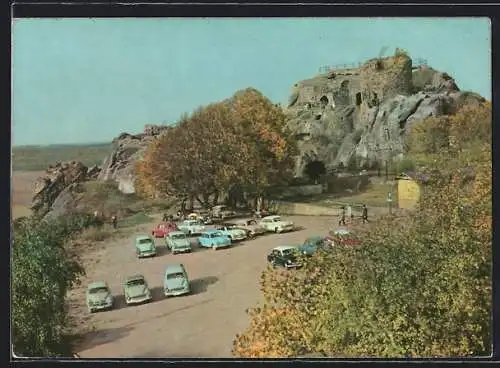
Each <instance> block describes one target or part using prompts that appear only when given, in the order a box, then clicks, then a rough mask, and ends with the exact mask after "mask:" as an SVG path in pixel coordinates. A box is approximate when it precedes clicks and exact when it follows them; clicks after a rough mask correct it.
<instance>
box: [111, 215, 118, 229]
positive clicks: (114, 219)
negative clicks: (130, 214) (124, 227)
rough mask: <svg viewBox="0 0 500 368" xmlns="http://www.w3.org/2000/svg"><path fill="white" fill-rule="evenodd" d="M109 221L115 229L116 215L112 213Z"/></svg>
mask: <svg viewBox="0 0 500 368" xmlns="http://www.w3.org/2000/svg"><path fill="white" fill-rule="evenodd" d="M111 223H112V224H113V229H116V227H117V226H118V219H117V218H116V215H113V216H112V217H111Z"/></svg>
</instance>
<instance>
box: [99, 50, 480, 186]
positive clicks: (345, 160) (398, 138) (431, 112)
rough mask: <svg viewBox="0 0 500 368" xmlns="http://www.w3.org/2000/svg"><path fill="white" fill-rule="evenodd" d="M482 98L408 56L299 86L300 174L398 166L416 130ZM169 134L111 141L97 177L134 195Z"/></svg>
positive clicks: (294, 124) (294, 100) (291, 118)
mask: <svg viewBox="0 0 500 368" xmlns="http://www.w3.org/2000/svg"><path fill="white" fill-rule="evenodd" d="M483 100H484V98H482V97H480V96H478V95H477V94H474V93H471V92H462V91H460V90H459V88H458V86H457V84H456V83H455V81H454V80H453V78H452V77H450V76H449V75H448V74H446V73H444V72H439V71H437V70H434V69H432V68H430V67H427V66H418V67H416V66H413V64H412V60H411V59H410V58H409V57H408V56H406V55H404V54H403V55H399V56H394V57H388V58H376V59H372V60H368V61H367V62H366V63H364V64H362V65H361V66H360V67H359V68H353V69H339V70H332V71H329V72H328V73H324V74H320V75H318V76H316V77H314V78H311V79H307V80H303V81H300V82H298V83H296V84H295V85H294V87H293V89H292V93H291V95H290V99H289V105H288V106H287V107H286V108H285V113H286V115H287V117H288V123H287V127H288V128H289V129H290V130H291V131H293V132H294V133H295V136H296V137H297V140H298V145H299V152H300V153H299V155H298V157H297V159H296V170H295V175H296V176H297V177H299V178H300V177H304V176H306V174H305V172H306V171H307V170H306V168H307V166H308V165H309V164H311V163H314V164H315V167H316V168H318V167H323V168H324V169H325V170H326V171H329V170H334V169H336V168H337V167H338V166H339V164H340V163H342V165H344V166H347V165H348V164H349V162H350V161H352V160H353V159H355V161H356V162H357V164H358V166H360V167H362V166H373V165H374V164H379V165H384V162H385V161H386V160H389V159H395V160H397V159H398V158H401V157H402V153H403V146H402V143H403V137H404V135H405V134H406V133H407V132H408V131H409V130H410V128H411V126H412V125H413V124H415V123H418V122H419V121H422V120H423V119H425V118H427V117H429V116H439V115H443V114H452V113H453V112H454V111H456V109H457V107H458V106H459V105H461V104H468V103H476V102H478V101H483ZM166 129H168V127H167V126H153V125H150V126H146V128H145V130H144V132H143V133H141V134H138V135H131V134H127V133H123V134H121V135H120V136H119V137H118V138H116V139H115V140H114V141H113V150H112V153H111V154H110V155H109V156H108V157H107V158H106V159H105V161H104V163H103V168H102V170H101V172H100V173H99V176H98V179H99V180H103V181H107V180H112V181H116V182H117V183H118V186H119V189H120V190H121V191H122V192H124V193H133V192H135V188H134V178H135V162H136V161H137V159H139V158H140V156H141V155H142V153H143V152H144V150H145V148H146V147H147V146H148V145H149V144H150V142H152V141H153V140H154V139H155V138H156V137H158V136H159V135H160V134H161V133H162V132H164V131H165V130H166Z"/></svg>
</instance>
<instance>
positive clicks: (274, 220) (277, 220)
mask: <svg viewBox="0 0 500 368" xmlns="http://www.w3.org/2000/svg"><path fill="white" fill-rule="evenodd" d="M280 221H281V219H280V218H279V217H275V218H274V219H273V222H280Z"/></svg>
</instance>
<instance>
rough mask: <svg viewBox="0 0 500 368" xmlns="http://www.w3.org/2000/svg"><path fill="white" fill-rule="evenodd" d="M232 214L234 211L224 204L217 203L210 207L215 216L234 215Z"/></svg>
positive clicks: (222, 217) (226, 216)
mask: <svg viewBox="0 0 500 368" xmlns="http://www.w3.org/2000/svg"><path fill="white" fill-rule="evenodd" d="M234 215H236V213H235V212H234V211H233V210H231V209H229V207H227V206H225V205H218V206H214V207H212V216H213V217H215V218H220V219H226V218H230V217H234Z"/></svg>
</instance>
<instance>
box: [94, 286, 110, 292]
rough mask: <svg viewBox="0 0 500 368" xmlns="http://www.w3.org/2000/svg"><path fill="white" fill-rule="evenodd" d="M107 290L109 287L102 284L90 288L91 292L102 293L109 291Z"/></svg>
mask: <svg viewBox="0 0 500 368" xmlns="http://www.w3.org/2000/svg"><path fill="white" fill-rule="evenodd" d="M107 292H108V288H107V287H105V286H100V287H96V288H93V289H90V290H89V294H101V293H107Z"/></svg>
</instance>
